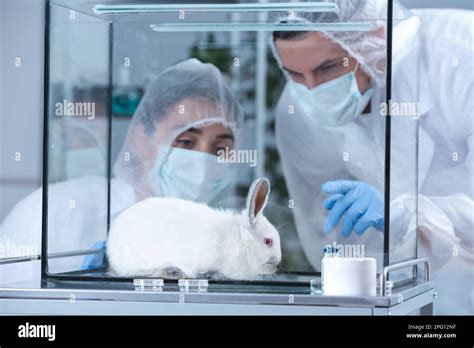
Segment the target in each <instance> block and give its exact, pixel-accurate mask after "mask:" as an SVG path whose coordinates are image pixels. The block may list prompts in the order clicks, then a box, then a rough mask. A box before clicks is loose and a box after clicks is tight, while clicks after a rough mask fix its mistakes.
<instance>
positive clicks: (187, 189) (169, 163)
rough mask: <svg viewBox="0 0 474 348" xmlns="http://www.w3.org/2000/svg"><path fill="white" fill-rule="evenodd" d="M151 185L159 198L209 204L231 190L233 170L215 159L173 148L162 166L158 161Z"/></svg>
mask: <svg viewBox="0 0 474 348" xmlns="http://www.w3.org/2000/svg"><path fill="white" fill-rule="evenodd" d="M151 181H152V183H153V186H154V188H155V192H156V194H157V195H159V196H162V197H175V198H181V199H186V200H191V201H194V202H201V203H211V202H213V201H214V200H215V199H216V198H217V197H218V196H219V195H220V194H222V193H223V192H224V191H225V190H227V189H229V188H230V187H231V184H232V170H231V168H230V165H229V164H228V163H219V162H217V156H213V155H210V154H208V153H204V152H200V151H192V150H185V149H181V148H176V147H174V148H171V150H170V151H169V153H168V156H167V158H166V159H165V160H164V162H161V163H159V161H157V163H156V164H155V167H154V169H153V171H152V173H151Z"/></svg>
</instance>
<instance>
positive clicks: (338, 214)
mask: <svg viewBox="0 0 474 348" xmlns="http://www.w3.org/2000/svg"><path fill="white" fill-rule="evenodd" d="M321 189H322V190H323V192H325V193H332V194H333V195H332V196H331V197H329V198H328V199H326V200H325V201H324V203H323V206H324V207H325V208H326V209H328V210H330V212H329V215H328V217H327V218H326V221H325V222H324V228H323V229H324V233H326V234H328V233H330V232H331V231H332V230H333V229H334V228H335V227H336V225H337V224H338V223H339V220H340V219H341V218H342V215H344V214H345V218H344V222H343V224H342V236H343V237H349V235H350V234H351V232H352V229H354V231H355V233H356V234H357V235H361V234H363V233H364V232H365V230H367V229H368V228H369V227H374V228H376V229H377V230H379V231H383V228H384V199H383V195H382V194H381V193H380V192H378V191H377V190H376V189H374V188H373V187H371V186H369V185H367V184H366V183H364V182H361V181H350V180H336V181H328V182H326V183H324V184H323V185H322V186H321Z"/></svg>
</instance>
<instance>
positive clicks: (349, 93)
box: [289, 67, 374, 127]
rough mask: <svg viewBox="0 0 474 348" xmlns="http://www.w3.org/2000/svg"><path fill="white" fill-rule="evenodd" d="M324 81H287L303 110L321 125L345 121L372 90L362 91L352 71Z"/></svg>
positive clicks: (363, 104) (358, 111) (361, 106)
mask: <svg viewBox="0 0 474 348" xmlns="http://www.w3.org/2000/svg"><path fill="white" fill-rule="evenodd" d="M356 70H357V67H356V68H355V70H354V71H351V72H350V73H348V74H345V75H343V76H341V77H338V78H337V79H334V80H331V81H328V82H326V83H323V84H321V85H319V86H317V87H315V88H313V89H308V88H307V87H306V86H305V85H302V84H300V83H296V82H294V81H293V80H289V81H290V93H291V95H292V97H293V98H294V99H295V100H297V101H298V102H299V105H300V107H301V108H302V109H303V111H304V112H305V113H306V114H307V115H309V116H311V118H313V119H314V121H315V122H317V123H318V124H319V125H321V126H324V127H339V126H344V125H346V124H348V123H349V122H351V121H353V120H354V119H355V118H356V117H357V116H359V115H360V114H361V113H362V111H363V110H364V109H365V107H366V106H367V104H368V103H369V101H370V98H371V97H372V94H373V92H374V90H373V88H370V89H368V90H367V91H366V92H365V93H364V94H363V95H362V94H361V93H360V91H359V87H358V86H357V80H356V76H355V71H356Z"/></svg>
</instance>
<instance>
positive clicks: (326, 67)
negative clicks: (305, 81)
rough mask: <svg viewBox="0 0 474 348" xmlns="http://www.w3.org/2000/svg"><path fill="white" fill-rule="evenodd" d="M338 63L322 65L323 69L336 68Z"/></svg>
mask: <svg viewBox="0 0 474 348" xmlns="http://www.w3.org/2000/svg"><path fill="white" fill-rule="evenodd" d="M336 65H337V64H330V65H325V66H322V67H321V70H331V69H332V68H334V67H335V66H336Z"/></svg>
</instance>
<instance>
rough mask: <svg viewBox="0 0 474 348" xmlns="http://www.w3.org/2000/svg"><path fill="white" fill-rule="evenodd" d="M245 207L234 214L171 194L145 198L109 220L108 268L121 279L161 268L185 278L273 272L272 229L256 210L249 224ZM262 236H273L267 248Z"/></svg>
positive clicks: (277, 252)
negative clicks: (180, 273) (110, 221)
mask: <svg viewBox="0 0 474 348" xmlns="http://www.w3.org/2000/svg"><path fill="white" fill-rule="evenodd" d="M265 203H266V202H265ZM264 205H265V204H263V206H264ZM248 209H252V208H249V207H247V209H245V210H243V211H242V212H241V213H235V212H233V211H230V210H216V209H212V208H210V207H208V206H207V205H205V204H200V203H195V202H191V201H185V200H181V199H176V198H149V199H146V200H144V201H142V202H140V203H137V204H135V205H133V206H132V207H130V208H129V209H127V210H126V211H124V212H123V213H122V214H120V215H119V216H118V217H117V219H116V220H115V221H114V223H113V224H112V228H111V231H110V235H109V239H108V242H107V256H108V260H109V263H110V266H111V269H112V271H113V272H114V273H116V274H117V275H119V276H125V277H132V276H133V277H135V276H153V277H160V276H162V272H163V271H164V270H165V269H167V268H178V269H180V270H181V271H182V272H183V273H184V275H185V276H186V277H196V276H197V275H198V274H199V273H201V272H212V271H215V272H218V273H222V274H223V275H224V276H225V277H227V278H231V279H254V278H255V277H256V276H257V275H258V274H270V273H273V272H274V271H275V270H276V267H277V265H278V264H279V262H280V260H281V247H280V238H279V235H278V232H277V230H276V229H275V227H273V225H272V224H271V223H270V222H269V221H268V220H267V219H266V218H265V217H264V216H263V215H262V214H261V211H260V212H257V214H256V219H255V223H254V224H253V225H252V223H250V221H249V218H248V216H249V214H248ZM261 210H263V208H261ZM265 238H271V239H272V240H273V245H272V246H271V247H269V246H268V245H266V244H265V242H264V239H265Z"/></svg>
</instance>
